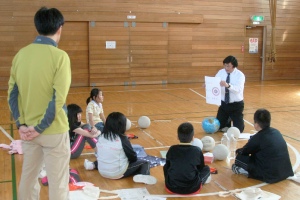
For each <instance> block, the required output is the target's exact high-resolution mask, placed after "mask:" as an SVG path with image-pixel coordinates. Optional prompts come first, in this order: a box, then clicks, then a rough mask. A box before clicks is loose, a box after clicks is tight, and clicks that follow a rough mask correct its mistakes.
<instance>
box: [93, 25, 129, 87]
mask: <svg viewBox="0 0 300 200" xmlns="http://www.w3.org/2000/svg"><path fill="white" fill-rule="evenodd" d="M93 23H94V25H92V23H91V24H90V29H89V43H90V85H91V86H102V85H124V84H125V83H128V82H130V68H129V59H130V57H129V30H128V29H129V27H125V26H124V22H98V21H97V22H93ZM106 41H115V42H116V48H115V49H106Z"/></svg>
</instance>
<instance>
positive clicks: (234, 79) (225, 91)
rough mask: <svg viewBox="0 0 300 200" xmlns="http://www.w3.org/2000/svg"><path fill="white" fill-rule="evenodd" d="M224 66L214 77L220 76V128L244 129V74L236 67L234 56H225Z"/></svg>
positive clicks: (218, 117) (218, 116)
mask: <svg viewBox="0 0 300 200" xmlns="http://www.w3.org/2000/svg"><path fill="white" fill-rule="evenodd" d="M223 65H224V68H223V69H221V70H219V71H218V73H217V74H216V77H220V78H221V82H220V85H221V99H222V102H221V105H220V106H219V109H218V113H217V119H218V120H219V121H220V130H226V128H227V127H230V126H231V122H233V126H234V127H237V128H238V129H239V130H240V132H241V133H242V132H243V131H244V127H245V125H244V120H243V116H244V114H243V111H244V84H245V75H244V74H243V72H241V71H240V70H238V69H237V66H238V61H237V59H236V58H235V57H234V56H227V57H226V58H225V59H224V60H223Z"/></svg>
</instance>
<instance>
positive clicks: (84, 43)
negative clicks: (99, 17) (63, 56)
mask: <svg viewBox="0 0 300 200" xmlns="http://www.w3.org/2000/svg"><path fill="white" fill-rule="evenodd" d="M88 24H89V23H88V22H66V23H65V24H64V26H63V30H62V31H63V32H62V36H61V39H60V42H59V44H58V46H59V48H61V49H63V50H64V51H66V52H67V53H68V55H69V57H70V60H71V68H72V84H71V86H72V87H78V86H89V43H88Z"/></svg>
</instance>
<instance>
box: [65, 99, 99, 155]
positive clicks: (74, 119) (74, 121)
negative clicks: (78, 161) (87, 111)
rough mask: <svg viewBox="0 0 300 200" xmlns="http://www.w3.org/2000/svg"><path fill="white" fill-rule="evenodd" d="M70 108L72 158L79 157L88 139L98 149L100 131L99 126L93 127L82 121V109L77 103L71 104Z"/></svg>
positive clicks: (68, 107)
mask: <svg viewBox="0 0 300 200" xmlns="http://www.w3.org/2000/svg"><path fill="white" fill-rule="evenodd" d="M67 109H68V121H69V127H70V130H69V135H70V144H71V159H74V158H78V157H79V156H80V154H81V153H82V150H83V148H84V145H85V141H87V142H88V143H89V144H90V145H91V147H92V148H94V149H95V151H96V148H95V147H96V143H97V137H98V136H99V135H100V131H99V130H97V128H91V127H90V126H89V125H88V124H84V123H83V122H82V121H81V113H82V109H81V108H80V106H78V105H76V104H70V105H68V106H67Z"/></svg>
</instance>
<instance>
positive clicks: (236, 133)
mask: <svg viewBox="0 0 300 200" xmlns="http://www.w3.org/2000/svg"><path fill="white" fill-rule="evenodd" d="M232 134H233V136H234V137H235V139H239V137H240V134H241V132H240V129H238V128H237V127H234V126H232V127H230V128H228V130H227V136H228V138H230V137H231V135H232Z"/></svg>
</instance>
